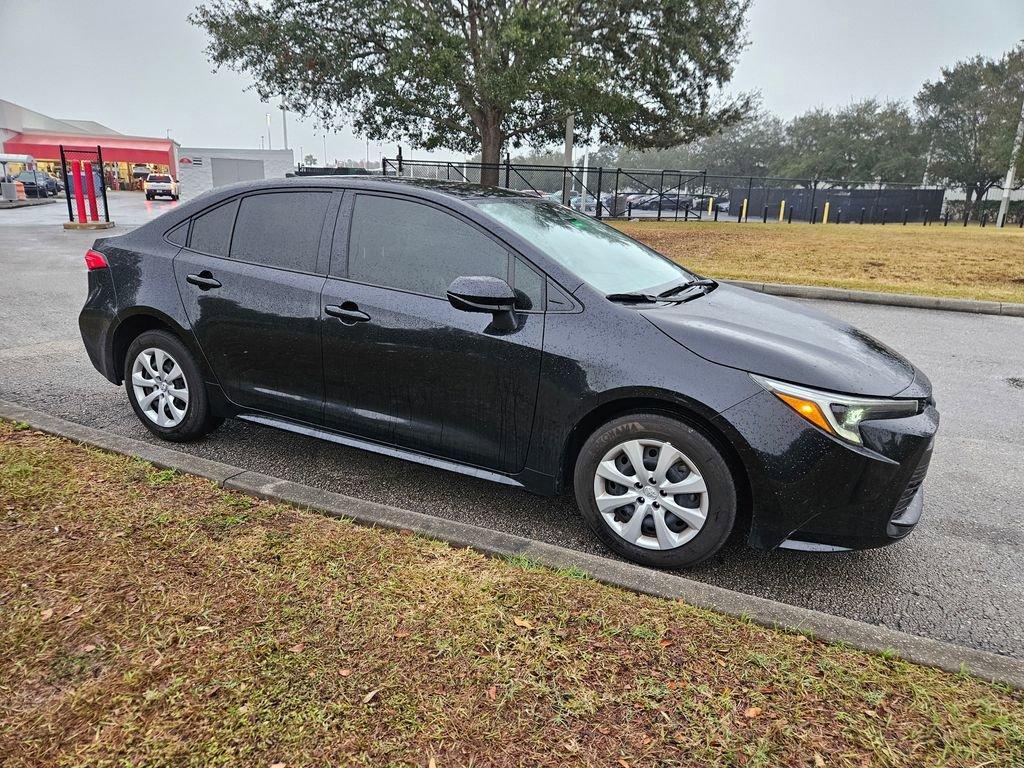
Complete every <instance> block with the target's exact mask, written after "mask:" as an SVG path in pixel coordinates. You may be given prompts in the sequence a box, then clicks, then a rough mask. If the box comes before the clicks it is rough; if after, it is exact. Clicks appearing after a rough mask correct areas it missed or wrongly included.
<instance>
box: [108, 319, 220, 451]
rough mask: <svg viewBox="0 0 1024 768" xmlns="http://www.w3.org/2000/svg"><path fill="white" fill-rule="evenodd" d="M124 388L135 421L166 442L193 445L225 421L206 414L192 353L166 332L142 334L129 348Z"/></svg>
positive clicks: (200, 382)
mask: <svg viewBox="0 0 1024 768" xmlns="http://www.w3.org/2000/svg"><path fill="white" fill-rule="evenodd" d="M124 386H125V390H126V391H127V392H128V400H129V401H130V402H131V404H132V408H133V409H134V411H135V414H136V415H137V416H138V417H139V420H140V421H141V422H142V423H143V425H145V427H146V429H148V430H149V431H150V432H152V433H153V434H154V435H157V436H158V437H161V438H163V439H164V440H170V441H173V442H187V441H189V440H197V439H198V438H200V437H202V436H203V435H205V434H207V433H208V432H210V431H211V430H214V429H216V428H217V427H218V426H220V424H221V422H222V421H223V419H221V418H218V417H215V416H213V415H212V414H211V413H210V403H209V399H208V398H207V395H206V387H205V385H204V384H203V378H202V375H201V374H200V372H199V366H198V365H197V364H196V361H195V359H194V358H193V356H192V353H191V352H189V350H188V348H187V347H186V346H185V345H184V344H182V343H181V341H180V340H179V339H178V338H177V337H175V336H174V335H173V334H171V333H168V332H167V331H146V332H145V333H142V334H140V335H139V336H138V337H137V338H136V339H135V341H133V342H132V343H131V345H129V347H128V352H127V354H126V355H125V370H124Z"/></svg>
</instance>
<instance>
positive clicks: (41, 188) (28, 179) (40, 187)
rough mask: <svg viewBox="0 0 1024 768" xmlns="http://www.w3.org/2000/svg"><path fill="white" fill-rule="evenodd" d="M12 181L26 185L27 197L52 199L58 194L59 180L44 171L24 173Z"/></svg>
mask: <svg viewBox="0 0 1024 768" xmlns="http://www.w3.org/2000/svg"><path fill="white" fill-rule="evenodd" d="M11 181H20V182H21V183H22V184H24V185H25V196H26V197H51V196H55V195H56V194H57V191H58V190H57V180H56V179H55V178H53V177H52V176H51V175H50V174H48V173H43V172H42V171H22V172H21V173H19V174H18V175H17V176H14V177H12V178H11Z"/></svg>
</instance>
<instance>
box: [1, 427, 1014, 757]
mask: <svg viewBox="0 0 1024 768" xmlns="http://www.w3.org/2000/svg"><path fill="white" fill-rule="evenodd" d="M19 427H21V428H19ZM0 648H2V649H3V652H2V653H0V755H2V756H3V760H4V765H5V766H28V765H33V766H35V765H48V766H50V765H53V766H56V765H68V766H71V765H74V766H84V765H108V766H114V765H116V766H122V765H133V766H134V765H146V766H176V767H177V766H217V765H243V766H256V767H258V768H270V766H274V765H277V766H281V765H286V766H288V767H289V768H292V767H294V766H300V765H372V766H384V765H396V766H397V765H409V766H414V765H415V766H429V765H433V766H436V767H437V768H445V766H463V765H545V766H567V765H600V766H618V767H620V768H622V767H627V766H628V767H630V768H637V767H639V766H667V765H673V766H675V765H716V766H718V765H726V766H727V765H736V766H779V765H785V766H800V765H806V766H843V765H849V766H863V765H872V766H873V765H884V766H920V765H949V766H967V765H979V766H980V765H992V766H1007V765H1020V764H1022V761H1024V694H1021V693H1020V692H1011V691H1010V690H1007V689H1004V688H1000V687H998V686H993V685H989V684H986V683H984V682H981V681H979V680H976V679H973V678H970V677H967V676H964V675H951V674H947V673H944V672H939V671H936V670H932V669H925V668H921V667H916V666H914V665H911V664H907V663H904V662H901V661H897V660H894V659H891V658H885V657H881V656H872V655H869V654H865V653H860V652H857V651H853V650H850V649H846V648H842V647H837V646H834V645H826V644H823V643H819V642H817V641H814V640H810V639H808V638H805V637H803V636H800V635H794V634H786V633H782V632H778V631H773V630H768V629H763V628H761V627H758V626H755V625H753V624H750V623H745V622H742V621H738V620H735V619H731V618H726V617H723V616H720V615H717V614H714V613H711V612H709V611H705V610H697V609H695V608H692V607H689V606H687V605H685V604H683V603H681V602H672V601H666V600H658V599H654V598H650V597H644V596H640V595H636V594H632V593H629V592H625V591H622V590H618V589H614V588H611V587H606V586H602V585H600V584H597V583H595V582H593V581H591V580H589V579H586V578H583V577H582V576H581V574H579V573H575V572H556V571H551V570H547V569H544V568H539V567H536V566H534V565H532V564H530V563H529V562H521V561H499V560H489V559H487V558H484V557H482V556H480V555H478V554H475V553H473V552H470V551H467V550H459V549H453V548H450V547H449V546H447V545H444V544H441V543H437V542H432V541H428V540H425V539H423V538H420V537H417V536H414V535H403V534H401V533H397V532H388V531H383V530H374V529H369V528H365V527H359V526H356V525H354V524H351V523H348V522H340V521H336V520H330V519H327V518H324V517H321V516H319V515H316V514H314V513H311V512H306V511H300V510H297V509H294V508H291V507H287V506H282V505H275V504H271V503H268V502H264V501H259V500H256V499H253V498H251V497H247V496H244V495H241V494H237V493H230V492H224V491H221V490H219V489H218V488H217V487H215V486H214V485H213V484H212V483H210V482H209V481H206V480H201V479H198V478H195V477H189V476H179V475H176V474H174V473H173V472H170V471H166V470H164V471H160V470H156V469H154V468H153V467H152V466H151V465H149V464H146V463H144V462H141V461H138V460H134V459H130V458H125V457H121V456H115V455H110V454H105V453H102V452H99V451H96V450H92V449H87V448H83V447H80V446H77V445H74V444H72V443H70V442H67V441H64V440H61V439H58V438H54V437H49V436H45V435H42V434H41V433H38V432H34V431H32V430H30V429H27V428H24V425H11V424H10V423H6V422H0Z"/></svg>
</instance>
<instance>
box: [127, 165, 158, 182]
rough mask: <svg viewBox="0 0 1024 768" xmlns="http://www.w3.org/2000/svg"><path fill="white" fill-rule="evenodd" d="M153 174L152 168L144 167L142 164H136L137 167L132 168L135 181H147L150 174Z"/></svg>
mask: <svg viewBox="0 0 1024 768" xmlns="http://www.w3.org/2000/svg"><path fill="white" fill-rule="evenodd" d="M152 172H153V169H152V168H150V167H149V166H148V165H143V164H142V163H136V164H135V165H133V166H132V178H133V179H142V180H145V178H146V177H147V176H149V174H151V173H152Z"/></svg>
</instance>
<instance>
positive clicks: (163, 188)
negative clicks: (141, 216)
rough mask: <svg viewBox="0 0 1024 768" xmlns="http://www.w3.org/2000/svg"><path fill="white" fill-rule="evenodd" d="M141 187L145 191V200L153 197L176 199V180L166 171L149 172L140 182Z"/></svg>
mask: <svg viewBox="0 0 1024 768" xmlns="http://www.w3.org/2000/svg"><path fill="white" fill-rule="evenodd" d="M142 189H143V190H145V192H146V199H147V200H152V199H153V198H155V197H169V198H171V199H172V200H177V199H178V182H177V181H176V180H175V178H174V177H173V176H171V175H170V174H167V173H151V174H149V176H147V177H146V180H145V181H144V182H143V184H142Z"/></svg>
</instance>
